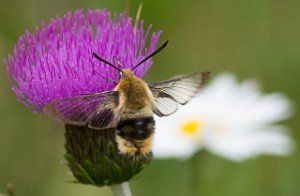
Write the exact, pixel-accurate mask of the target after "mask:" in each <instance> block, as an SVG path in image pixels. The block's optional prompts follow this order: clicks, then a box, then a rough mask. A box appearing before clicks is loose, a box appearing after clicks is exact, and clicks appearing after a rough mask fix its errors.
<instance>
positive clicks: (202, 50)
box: [0, 0, 300, 196]
mask: <svg viewBox="0 0 300 196" xmlns="http://www.w3.org/2000/svg"><path fill="white" fill-rule="evenodd" d="M140 2H142V3H143V10H142V18H143V19H145V22H146V24H147V25H148V24H150V23H152V24H153V25H154V30H159V29H163V31H164V32H163V35H162V37H161V40H160V42H162V41H163V40H166V39H168V40H170V43H169V45H168V48H167V49H166V50H165V51H163V53H161V54H159V55H158V56H156V57H155V60H154V61H155V63H154V65H153V66H152V68H151V69H150V71H149V72H148V74H147V75H146V77H145V78H146V80H148V81H156V80H161V79H165V78H168V77H170V76H172V75H174V74H178V73H189V72H192V71H195V70H210V71H212V72H213V73H214V74H217V73H219V72H223V71H232V72H234V73H235V74H236V75H237V76H238V77H239V78H240V79H247V78H255V79H257V80H258V81H259V82H261V83H262V85H263V90H264V91H266V92H273V91H282V92H284V93H286V94H287V95H288V96H289V97H290V99H291V100H293V101H294V103H295V106H297V105H299V103H300V91H299V84H300V82H299V74H300V39H299V38H300V9H299V8H300V1H296V0H294V1H289V0H252V1H239V0H198V1H196V0H194V1H191V0H185V1H176V2H175V1H173V0H164V1H157V0H156V1H153V0H152V1H150V0H144V1H134V0H132V1H131V15H133V16H135V12H136V9H137V7H138V4H139V3H140ZM86 7H89V8H107V9H108V10H111V11H112V12H121V11H122V10H124V8H125V3H124V1H121V0H114V1H111V0H105V1H101V0H96V1H95V0H87V1H79V0H67V1H61V0H54V1H51V2H50V1H45V0H27V1H21V0H10V1H5V0H1V1H0V59H3V58H6V57H7V55H8V53H11V52H12V51H13V46H14V44H15V43H16V42H17V40H18V37H19V36H20V35H21V34H23V33H24V31H25V30H26V29H28V30H29V31H32V30H33V29H34V26H35V25H39V24H40V22H41V21H42V20H45V21H46V22H49V20H50V18H51V17H54V16H56V15H60V16H62V15H63V14H64V13H66V12H67V11H70V10H71V11H73V10H75V9H78V8H86ZM0 69H1V71H0V74H1V75H0V115H1V118H0V193H1V192H2V193H3V192H5V186H6V184H7V183H12V185H13V189H14V191H15V192H16V195H18V196H21V195H26V196H35V195H38V196H40V195H43V196H54V195H55V196H56V195H72V196H79V195H111V192H110V190H109V189H108V188H107V187H105V188H95V187H92V186H84V185H78V184H72V183H68V181H72V180H74V178H73V177H72V175H71V174H70V173H69V170H68V168H67V167H66V166H65V165H63V163H64V158H63V154H64V148H63V145H64V136H63V134H64V130H63V126H62V125H57V124H54V123H53V122H52V120H51V119H50V118H48V117H46V116H44V115H36V114H33V113H32V112H31V111H30V110H29V109H27V108H26V107H24V106H23V105H22V104H21V103H18V102H17V101H16V98H15V95H14V94H13V92H12V91H11V90H10V85H9V83H8V80H7V76H6V70H5V66H4V63H3V62H2V63H1V67H0ZM299 119H300V118H299V113H296V114H295V115H294V117H293V118H291V119H289V120H287V121H285V122H283V124H285V125H287V126H289V127H290V128H291V130H292V132H291V135H292V137H293V138H294V140H295V141H296V142H297V143H298V145H299V142H300V133H299V130H298V129H299V127H300V121H299ZM130 185H131V187H132V191H133V194H134V195H143V196H148V195H149V196H150V195H174V196H176V195H209V196H214V195H215V196H219V195H230V196H232V195H249V196H250V195H251V196H253V195H257V196H260V195H272V196H273V195H284V196H286V195H287V196H294V195H295V196H296V195H300V153H299V151H298V150H297V148H296V150H295V152H294V153H293V154H292V155H291V156H288V157H284V158H282V157H272V156H263V157H259V158H257V159H254V160H249V161H246V162H244V163H234V162H231V161H227V160H224V159H222V158H219V157H217V156H214V155H212V154H210V153H208V152H205V151H201V152H200V153H198V154H197V155H196V156H194V157H192V159H191V160H187V161H177V160H163V161H162V160H160V161H157V160H155V161H153V162H152V164H150V166H148V167H147V168H146V169H145V170H144V171H143V172H142V173H141V175H139V177H138V178H137V179H135V180H132V181H131V182H130Z"/></svg>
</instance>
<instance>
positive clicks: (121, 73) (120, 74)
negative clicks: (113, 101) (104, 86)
mask: <svg viewBox="0 0 300 196" xmlns="http://www.w3.org/2000/svg"><path fill="white" fill-rule="evenodd" d="M119 76H120V78H119V79H121V78H123V72H122V71H120V72H119Z"/></svg>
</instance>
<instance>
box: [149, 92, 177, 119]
mask: <svg viewBox="0 0 300 196" xmlns="http://www.w3.org/2000/svg"><path fill="white" fill-rule="evenodd" d="M154 104H155V108H154V113H155V114H156V115H158V116H167V115H170V114H173V113H174V112H176V110H177V108H178V103H177V102H175V101H174V100H173V99H172V98H170V97H157V98H155V101H154Z"/></svg>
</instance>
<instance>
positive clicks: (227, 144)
mask: <svg viewBox="0 0 300 196" xmlns="http://www.w3.org/2000/svg"><path fill="white" fill-rule="evenodd" d="M291 112H292V108H291V103H290V102H289V100H288V99H287V98H286V97H285V96H284V95H283V94H280V93H272V94H262V92H260V91H259V88H258V85H257V83H256V82H254V81H250V80H248V81H244V82H242V83H241V84H239V83H238V81H237V79H236V78H235V77H234V75H232V74H230V73H223V74H220V75H219V76H215V77H214V79H213V81H211V82H210V84H208V85H207V87H206V88H205V89H203V90H202V92H201V93H200V94H199V95H197V96H196V97H195V98H194V99H193V100H192V101H191V102H190V103H189V104H187V105H185V106H184V107H180V108H179V110H178V111H177V112H176V113H175V114H173V115H171V116H169V117H164V118H158V117H157V118H156V119H155V120H156V136H155V141H154V148H153V152H154V156H155V157H156V158H180V159H185V158H188V157H190V156H192V155H193V154H194V153H196V152H197V151H199V150H200V149H202V148H205V149H207V150H208V151H210V152H212V153H214V154H217V155H219V156H221V157H224V158H227V159H230V160H234V161H242V160H245V159H248V158H253V157H256V156H258V155H260V154H272V155H286V154H288V153H289V152H291V150H292V149H293V141H292V139H291V138H290V137H289V136H288V133H287V131H288V130H287V127H285V126H283V125H278V124H274V123H276V122H278V121H280V120H283V119H286V118H288V117H289V116H290V115H291Z"/></svg>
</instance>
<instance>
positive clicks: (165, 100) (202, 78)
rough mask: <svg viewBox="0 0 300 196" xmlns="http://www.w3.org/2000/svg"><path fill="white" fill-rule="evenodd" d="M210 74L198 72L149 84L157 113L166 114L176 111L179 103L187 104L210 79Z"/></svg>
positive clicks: (159, 114)
mask: <svg viewBox="0 0 300 196" xmlns="http://www.w3.org/2000/svg"><path fill="white" fill-rule="evenodd" d="M209 75H210V73H209V72H196V73H191V74H188V75H184V76H180V77H176V78H174V79H171V80H167V81H163V82H158V83H152V84H149V88H150V89H151V91H152V93H153V96H154V98H155V107H156V108H155V109H154V112H155V114H157V115H158V116H166V115H170V114H172V113H174V112H175V111H176V110H177V108H178V103H179V104H182V105H184V104H186V103H187V102H188V101H189V100H190V99H191V98H192V97H193V96H194V95H195V94H196V93H197V92H198V91H199V90H200V88H201V87H202V86H203V84H204V83H205V82H206V81H207V80H208V78H209ZM167 108H168V109H167Z"/></svg>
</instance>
